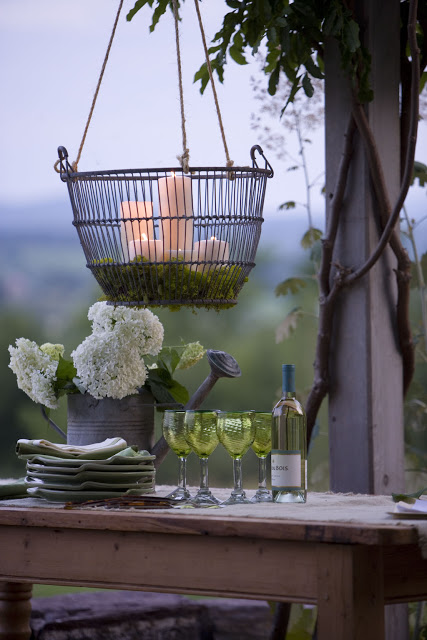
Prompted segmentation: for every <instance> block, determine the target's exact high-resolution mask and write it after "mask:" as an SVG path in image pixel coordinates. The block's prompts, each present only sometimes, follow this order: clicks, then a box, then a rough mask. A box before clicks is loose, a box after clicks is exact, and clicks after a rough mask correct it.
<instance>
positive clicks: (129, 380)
mask: <svg viewBox="0 0 427 640" xmlns="http://www.w3.org/2000/svg"><path fill="white" fill-rule="evenodd" d="M71 357H72V358H73V362H74V366H75V367H76V369H77V375H78V377H79V378H80V379H81V381H82V383H83V384H84V386H85V387H86V389H87V391H88V393H90V394H91V395H92V396H93V397H94V398H106V397H108V398H117V399H120V398H124V397H125V396H128V395H132V394H135V393H138V389H139V387H142V386H143V385H144V383H145V380H146V379H147V368H146V366H145V363H144V360H143V359H142V358H141V356H140V354H139V353H138V350H137V349H135V348H134V346H133V345H131V344H129V343H128V342H127V341H126V340H125V339H123V336H122V335H121V334H120V333H118V332H115V331H103V332H100V331H99V332H97V333H94V334H92V335H90V336H88V337H87V338H86V339H85V340H84V341H83V342H82V343H81V344H80V345H79V346H78V347H77V349H75V350H74V351H73V352H72V354H71Z"/></svg>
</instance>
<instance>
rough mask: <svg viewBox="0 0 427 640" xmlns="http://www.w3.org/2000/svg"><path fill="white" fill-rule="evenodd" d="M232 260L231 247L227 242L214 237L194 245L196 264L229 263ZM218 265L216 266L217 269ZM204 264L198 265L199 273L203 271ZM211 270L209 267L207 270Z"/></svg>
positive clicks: (208, 266)
mask: <svg viewBox="0 0 427 640" xmlns="http://www.w3.org/2000/svg"><path fill="white" fill-rule="evenodd" d="M229 259H230V245H229V243H228V242H225V240H218V239H217V238H215V236H212V237H211V238H210V239H209V240H200V242H195V243H194V252H193V260H194V262H216V261H217V260H218V261H221V262H228V260H229ZM216 266H218V265H214V267H216ZM204 267H205V265H204V264H199V265H197V271H203V268H204ZM208 268H210V265H207V267H206V269H208Z"/></svg>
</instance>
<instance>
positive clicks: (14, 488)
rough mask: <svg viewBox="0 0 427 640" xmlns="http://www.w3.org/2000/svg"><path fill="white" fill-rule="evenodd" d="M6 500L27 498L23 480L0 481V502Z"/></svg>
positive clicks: (9, 479) (7, 479) (5, 479)
mask: <svg viewBox="0 0 427 640" xmlns="http://www.w3.org/2000/svg"><path fill="white" fill-rule="evenodd" d="M8 498H28V494H27V485H26V483H25V478H1V479H0V500H7V499H8Z"/></svg>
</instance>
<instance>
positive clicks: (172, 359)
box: [157, 347, 181, 375]
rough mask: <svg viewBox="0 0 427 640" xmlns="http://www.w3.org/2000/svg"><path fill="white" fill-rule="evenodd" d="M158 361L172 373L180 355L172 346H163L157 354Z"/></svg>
mask: <svg viewBox="0 0 427 640" xmlns="http://www.w3.org/2000/svg"><path fill="white" fill-rule="evenodd" d="M157 358H158V363H159V364H162V365H163V367H164V368H165V369H167V370H168V371H169V373H170V374H171V375H172V374H173V372H174V371H175V369H176V368H177V366H178V363H179V361H180V358H181V356H180V355H179V353H178V352H177V351H176V349H174V348H173V347H163V349H162V350H161V351H160V353H159V355H158V357H157Z"/></svg>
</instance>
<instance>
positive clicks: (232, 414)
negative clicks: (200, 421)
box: [217, 411, 255, 505]
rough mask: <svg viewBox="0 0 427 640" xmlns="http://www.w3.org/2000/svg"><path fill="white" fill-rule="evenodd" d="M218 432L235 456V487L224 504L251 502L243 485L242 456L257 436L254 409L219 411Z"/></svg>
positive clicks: (224, 444)
mask: <svg viewBox="0 0 427 640" xmlns="http://www.w3.org/2000/svg"><path fill="white" fill-rule="evenodd" d="M217 416H218V420H217V433H218V438H219V441H220V442H221V444H222V445H223V446H224V447H225V449H226V450H227V452H228V453H229V454H230V456H231V457H232V458H233V476H234V489H233V491H232V492H231V495H230V497H229V498H228V500H225V502H223V503H222V504H223V505H229V504H241V503H246V502H250V500H248V498H247V497H246V494H245V492H244V491H243V486H242V457H243V456H244V455H245V453H246V452H247V450H248V449H249V447H250V446H251V444H252V443H253V441H254V438H255V422H254V412H253V411H217Z"/></svg>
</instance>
